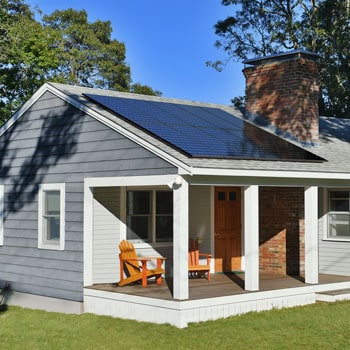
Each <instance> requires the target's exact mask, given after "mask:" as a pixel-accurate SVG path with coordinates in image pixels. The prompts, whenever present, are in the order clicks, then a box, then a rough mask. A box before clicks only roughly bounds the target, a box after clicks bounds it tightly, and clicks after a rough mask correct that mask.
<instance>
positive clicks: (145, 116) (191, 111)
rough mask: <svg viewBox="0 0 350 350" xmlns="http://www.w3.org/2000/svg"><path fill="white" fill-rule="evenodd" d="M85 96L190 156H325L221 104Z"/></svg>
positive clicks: (282, 158)
mask: <svg viewBox="0 0 350 350" xmlns="http://www.w3.org/2000/svg"><path fill="white" fill-rule="evenodd" d="M85 96H86V97H87V98H89V99H90V100H92V101H93V102H95V103H98V104H99V105H101V106H103V107H104V108H106V109H108V110H109V111H111V112H113V113H116V114H117V115H118V116H119V117H121V118H123V119H125V120H127V121H128V122H131V123H133V124H134V125H135V126H137V127H139V128H141V129H143V130H144V131H147V132H148V133H151V134H152V135H153V136H155V137H157V138H159V139H161V140H163V141H165V142H167V143H168V144H170V145H172V146H174V147H176V148H177V149H178V150H180V151H182V152H183V153H185V154H187V155H188V156H192V157H215V158H236V159H260V160H303V161H320V160H322V158H319V157H318V156H316V155H314V154H312V153H311V152H308V151H306V150H304V149H302V148H301V147H297V146H295V145H293V144H291V143H289V142H287V141H285V140H283V139H280V138H279V137H277V136H275V135H272V134H270V133H268V132H266V131H264V130H262V129H260V128H259V127H257V126H254V125H252V124H250V123H247V122H245V121H244V120H242V119H240V118H237V117H234V116H233V115H232V114H230V113H228V112H225V111H224V110H222V109H220V108H215V107H202V106H196V105H189V104H179V103H173V102H167V101H164V102H163V101H149V100H141V99H133V98H123V97H113V96H106V95H96V94H85Z"/></svg>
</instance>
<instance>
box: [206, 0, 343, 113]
mask: <svg viewBox="0 0 350 350" xmlns="http://www.w3.org/2000/svg"><path fill="white" fill-rule="evenodd" d="M221 3H222V4H223V5H224V6H232V8H233V10H234V14H233V15H232V16H229V17H227V18H226V19H223V20H219V21H218V22H217V23H216V25H215V33H216V34H217V35H218V37H219V39H218V40H217V42H216V43H215V45H216V46H217V47H218V48H220V49H222V50H224V52H225V53H226V54H227V58H226V59H225V60H224V61H216V62H210V63H209V64H210V65H211V66H213V67H215V68H216V69H218V70H220V69H222V67H223V66H224V65H225V64H226V63H227V62H228V61H230V60H243V59H246V58H248V57H259V56H266V55H269V54H274V53H278V52H281V51H289V50H294V49H302V50H308V51H313V52H317V53H319V54H320V55H321V61H322V67H323V69H322V72H321V80H322V87H321V89H322V96H321V99H322V101H321V104H320V106H321V111H320V112H321V113H323V114H325V115H328V116H338V117H350V79H349V78H350V50H349V48H348V43H349V40H350V20H349V11H350V8H349V6H350V5H349V4H350V1H349V0H284V1H280V0H222V1H221Z"/></svg>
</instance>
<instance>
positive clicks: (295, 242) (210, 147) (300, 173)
mask: <svg viewBox="0 0 350 350" xmlns="http://www.w3.org/2000/svg"><path fill="white" fill-rule="evenodd" d="M318 59H319V58H318V56H317V55H315V54H313V53H309V52H304V51H293V52H289V53H285V54H278V55H274V56H269V57H264V58H259V59H253V60H247V61H246V62H245V65H246V66H245V68H244V74H245V76H246V79H247V88H246V92H247V100H246V109H247V111H246V115H245V116H244V115H242V114H241V112H240V111H238V110H237V109H235V108H234V107H229V106H222V105H214V104H205V103H197V102H190V101H180V100H175V99H167V98H161V97H153V96H141V95H134V94H128V93H120V92H111V91H101V90H97V89H89V88H82V87H75V86H68V85H62V84H54V83H48V84H45V85H43V86H42V87H41V88H40V89H39V90H38V91H37V92H36V93H35V94H34V95H33V97H32V98H31V99H30V100H29V101H28V102H27V103H26V104H25V105H24V106H23V107H22V108H21V110H19V111H18V112H17V113H16V114H15V115H14V116H13V117H12V119H10V120H9V121H8V122H7V124H6V125H4V126H3V127H2V129H1V138H0V143H1V152H0V154H1V177H0V198H1V201H0V205H1V212H2V216H1V225H0V227H1V229H0V279H2V280H6V281H9V282H10V283H11V287H12V295H11V298H10V300H9V302H10V303H11V304H16V305H22V306H28V307H35V308H44V309H47V310H56V311H62V312H70V313H81V312H94V313H97V314H107V315H113V316H117V317H123V318H132V319H137V320H143V321H151V322H158V323H170V324H173V325H175V326H178V327H185V326H186V325H187V324H188V322H197V321H202V320H208V319H216V318H220V317H227V316H230V315H234V314H238V313H243V312H247V311H251V310H263V309H269V308H273V307H283V306H293V305H303V304H307V303H312V302H315V300H316V298H317V293H321V292H324V291H329V290H342V289H346V288H350V208H349V206H350V120H344V119H335V118H323V117H320V118H319V117H318V108H317V96H318V93H319V90H318V89H319V88H318V68H319V67H318V65H319V63H318ZM190 237H192V238H198V237H199V238H200V241H201V244H200V249H201V250H202V251H204V252H207V253H211V254H213V257H214V258H213V259H212V266H211V271H212V272H213V273H214V272H216V273H219V272H227V271H229V272H232V271H236V272H237V271H238V272H237V273H241V272H244V284H243V286H242V288H241V292H240V293H239V294H235V295H226V296H220V297H212V298H208V297H203V298H202V299H196V300H192V299H191V295H190V282H191V281H189V278H188V272H187V267H188V265H187V264H188V260H187V251H188V239H189V238H190ZM125 238H126V239H128V240H131V241H133V242H134V244H135V247H136V249H137V251H138V253H139V254H141V255H149V254H152V255H162V256H165V257H166V258H167V261H166V275H167V278H169V280H170V281H171V298H170V300H163V299H162V298H159V297H157V294H154V295H148V296H139V295H136V294H135V293H126V292H124V290H125V289H124V290H121V291H120V292H119V289H121V288H124V287H115V290H113V291H101V290H98V289H96V288H94V286H96V285H104V284H113V283H116V282H118V279H119V274H118V271H119V262H118V244H119V242H120V241H121V240H122V239H125ZM264 273H266V274H273V275H274V276H302V279H303V281H302V285H301V286H298V287H293V288H285V289H278V290H276V289H275V290H268V288H267V289H266V288H265V289H264V290H261V286H260V285H261V281H262V279H261V275H262V274H264ZM323 275H327V276H339V278H338V279H337V280H336V282H334V283H321V277H322V276H323ZM199 282H204V283H205V284H203V288H205V286H208V282H207V281H199ZM209 283H213V282H212V281H211V282H209ZM135 287H137V288H138V289H142V288H141V287H140V286H135ZM118 288H119V289H118ZM149 290H151V293H153V292H152V289H151V288H149ZM155 293H156V292H155Z"/></svg>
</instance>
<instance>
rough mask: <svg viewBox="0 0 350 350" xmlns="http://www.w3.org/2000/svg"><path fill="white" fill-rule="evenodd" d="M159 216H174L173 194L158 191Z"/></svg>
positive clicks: (157, 206)
mask: <svg viewBox="0 0 350 350" xmlns="http://www.w3.org/2000/svg"><path fill="white" fill-rule="evenodd" d="M156 211H157V214H173V192H171V191H158V192H157V193H156Z"/></svg>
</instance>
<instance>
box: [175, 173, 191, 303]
mask: <svg viewBox="0 0 350 350" xmlns="http://www.w3.org/2000/svg"><path fill="white" fill-rule="evenodd" d="M173 190H174V192H173V193H174V248H173V249H174V257H173V265H174V271H173V288H174V289H173V293H174V299H179V300H183V299H188V297H189V291H188V215H189V214H188V207H189V205H188V201H189V195H188V183H187V182H186V181H185V180H184V179H183V178H181V177H180V176H178V177H177V178H176V182H175V183H174V185H173Z"/></svg>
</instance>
